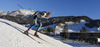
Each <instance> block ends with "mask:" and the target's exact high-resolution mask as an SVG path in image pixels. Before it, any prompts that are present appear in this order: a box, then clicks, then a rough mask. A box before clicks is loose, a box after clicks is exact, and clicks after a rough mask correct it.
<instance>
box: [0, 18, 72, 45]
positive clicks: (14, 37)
mask: <svg viewBox="0 0 100 47" xmlns="http://www.w3.org/2000/svg"><path fill="white" fill-rule="evenodd" d="M26 29H27V28H25V27H24V26H22V25H19V24H17V23H15V22H11V21H8V20H4V19H0V33H1V34H0V47H72V46H70V45H68V44H64V43H62V42H60V41H58V40H54V39H52V38H51V37H48V36H46V35H43V34H41V33H38V34H39V36H40V37H41V38H43V39H44V40H46V41H48V42H49V43H47V42H45V41H42V40H40V39H38V38H36V37H34V36H31V37H33V38H34V39H35V40H37V41H39V42H41V43H38V42H36V41H35V40H33V39H31V38H29V37H28V36H26V35H24V34H22V33H21V32H24V31H25V30H26ZM34 32H35V31H33V30H30V33H32V34H33V33H34Z"/></svg>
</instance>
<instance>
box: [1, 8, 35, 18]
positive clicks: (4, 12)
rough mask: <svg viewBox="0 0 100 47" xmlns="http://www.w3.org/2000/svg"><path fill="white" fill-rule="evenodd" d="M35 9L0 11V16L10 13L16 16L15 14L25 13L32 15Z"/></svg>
mask: <svg viewBox="0 0 100 47" xmlns="http://www.w3.org/2000/svg"><path fill="white" fill-rule="evenodd" d="M34 13H35V11H33V10H25V9H19V10H17V11H8V12H6V11H0V16H2V15H10V16H17V15H24V16H27V15H32V14H34Z"/></svg>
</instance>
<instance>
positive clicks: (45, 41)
mask: <svg viewBox="0 0 100 47" xmlns="http://www.w3.org/2000/svg"><path fill="white" fill-rule="evenodd" d="M29 34H30V35H32V36H34V35H33V34H31V33H29ZM34 37H36V36H34ZM37 38H39V39H40V40H43V41H45V42H47V43H49V44H51V43H50V42H48V41H46V40H44V39H42V38H41V37H37ZM51 45H53V44H51Z"/></svg>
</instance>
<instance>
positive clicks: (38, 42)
mask: <svg viewBox="0 0 100 47" xmlns="http://www.w3.org/2000/svg"><path fill="white" fill-rule="evenodd" d="M23 34H24V33H23ZM25 35H26V34H25ZM26 36H28V37H30V38H31V39H32V40H34V41H36V42H38V43H41V42H39V41H37V40H35V39H34V38H32V37H31V36H29V35H26Z"/></svg>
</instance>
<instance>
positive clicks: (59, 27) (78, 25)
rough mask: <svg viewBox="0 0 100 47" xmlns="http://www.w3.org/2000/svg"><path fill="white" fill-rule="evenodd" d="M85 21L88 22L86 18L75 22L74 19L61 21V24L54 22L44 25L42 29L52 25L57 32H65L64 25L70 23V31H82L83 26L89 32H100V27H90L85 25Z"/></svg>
mask: <svg viewBox="0 0 100 47" xmlns="http://www.w3.org/2000/svg"><path fill="white" fill-rule="evenodd" d="M85 23H87V22H86V21H85V20H81V22H80V23H74V22H72V21H69V22H65V23H59V24H52V25H49V26H45V27H42V29H46V28H47V27H51V28H53V29H54V31H55V33H56V34H60V33H61V32H63V29H64V26H67V25H68V32H80V30H81V29H82V27H85V28H86V29H87V31H88V32H97V31H98V32H100V27H94V28H88V27H87V26H85ZM65 24H67V25H65Z"/></svg>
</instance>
